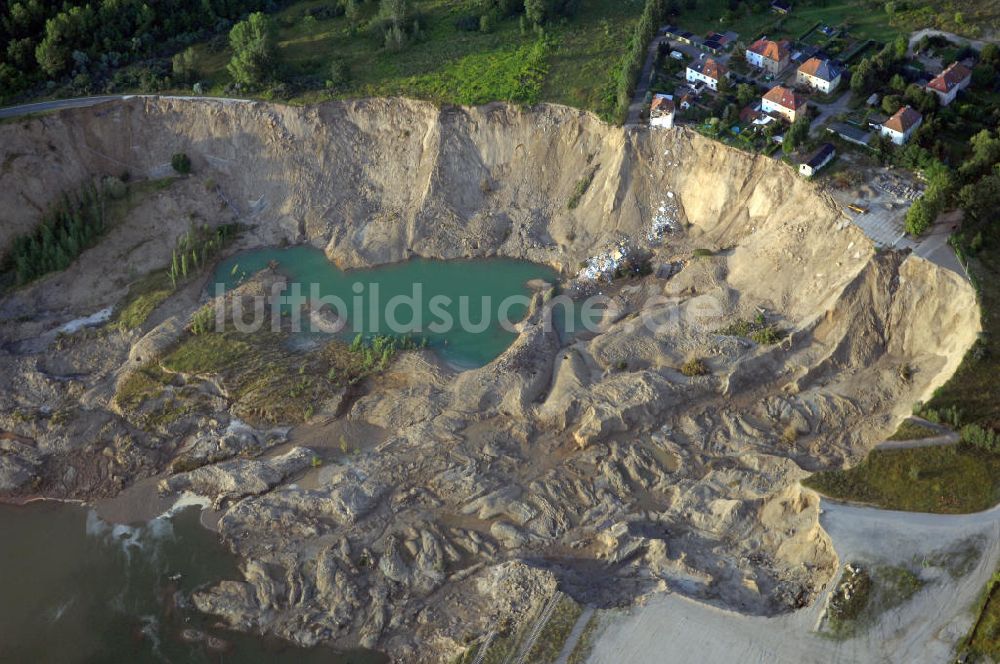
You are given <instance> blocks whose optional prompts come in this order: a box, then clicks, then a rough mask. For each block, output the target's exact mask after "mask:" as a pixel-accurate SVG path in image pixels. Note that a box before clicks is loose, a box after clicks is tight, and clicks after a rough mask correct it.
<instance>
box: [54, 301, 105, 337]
mask: <svg viewBox="0 0 1000 664" xmlns="http://www.w3.org/2000/svg"><path fill="white" fill-rule="evenodd" d="M111 313H112V308H111V307H107V308H106V309H101V310H100V311H98V312H97V313H95V314H91V315H89V316H84V317H83V318H76V319H74V320H71V321H70V322H68V323H66V324H65V325H63V326H62V327H60V328H59V329H58V330H56V333H57V334H73V333H75V332H79V331H80V330H82V329H83V328H85V327H94V326H96V325H102V324H104V323H107V322H108V321H109V320H111Z"/></svg>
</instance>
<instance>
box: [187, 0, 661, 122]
mask: <svg viewBox="0 0 1000 664" xmlns="http://www.w3.org/2000/svg"><path fill="white" fill-rule="evenodd" d="M322 4H323V3H321V2H318V1H316V0H306V1H303V2H297V3H295V4H293V5H291V6H289V7H287V8H286V9H284V10H282V11H279V12H277V13H276V14H275V15H274V18H275V23H276V25H277V26H278V36H277V55H278V60H279V63H280V64H281V66H282V67H283V68H284V70H285V73H284V74H283V75H282V78H283V79H284V80H286V81H290V82H291V83H290V84H289V86H286V87H288V88H289V90H288V91H287V92H280V91H272V92H265V93H264V94H263V95H262V96H264V97H265V98H266V97H269V96H283V97H284V96H289V97H290V98H291V99H292V101H293V102H296V103H311V102H317V101H323V100H326V99H333V98H342V99H343V98H357V97H371V96H406V97H413V98H417V99H426V100H429V101H433V102H437V103H458V104H483V103H486V102H490V101H498V100H499V101H511V102H517V103H524V104H532V103H536V102H538V101H549V102H555V103H563V104H569V105H573V106H577V107H580V108H584V109H587V110H591V111H594V112H597V113H599V114H602V115H604V116H605V117H608V116H609V115H610V114H611V113H612V112H613V109H614V106H613V104H614V98H613V78H614V76H615V75H616V70H617V68H618V65H619V63H620V61H621V59H622V57H623V56H624V54H625V50H626V47H627V44H628V36H629V35H630V34H631V32H632V30H633V28H634V26H635V22H636V21H637V19H638V17H639V15H640V14H641V13H642V9H643V1H642V0H624V1H617V0H584V1H583V2H582V5H581V7H580V10H579V11H578V12H577V14H576V15H575V16H574V17H573V18H572V19H571V20H564V21H558V22H556V23H553V24H550V25H546V26H545V32H544V34H543V35H539V34H537V33H536V32H535V31H533V30H531V29H527V30H522V28H521V22H520V20H519V18H518V17H517V16H512V17H509V18H505V19H502V20H499V21H496V23H495V26H494V27H493V29H492V30H491V31H490V32H481V31H469V30H463V29H461V28H460V27H459V23H460V21H461V20H462V19H467V18H468V17H469V16H472V15H478V14H481V13H482V8H481V6H482V5H481V3H479V2H477V0H414V1H413V2H412V3H411V5H412V8H413V11H414V13H415V14H416V15H419V16H420V17H421V26H422V27H421V37H420V38H419V39H417V40H416V41H413V42H412V43H410V44H408V45H407V46H406V48H405V50H404V51H403V52H401V53H394V52H391V51H390V50H388V49H386V48H384V40H383V39H382V35H381V34H379V35H372V34H370V32H369V31H368V30H367V29H366V26H367V24H368V22H369V21H370V20H371V19H372V18H373V17H374V16H375V14H376V12H377V8H378V7H377V3H364V4H362V5H361V14H360V17H359V19H358V20H357V22H356V23H353V24H352V22H351V21H350V19H348V18H347V17H346V16H338V17H330V18H310V19H308V20H306V19H305V16H306V12H307V11H308V10H310V9H312V8H315V7H319V6H321V5H322ZM194 53H195V60H196V64H195V70H196V73H197V77H198V78H199V79H200V80H201V81H203V82H204V83H206V84H207V88H208V91H209V92H210V93H211V94H217V95H221V94H225V88H226V86H227V85H228V84H229V83H230V82H231V80H230V76H229V73H228V72H227V71H226V64H227V63H228V62H229V59H230V57H231V53H230V51H229V48H228V46H225V47H223V48H219V49H216V48H214V47H213V45H212V44H211V43H202V44H198V45H196V46H195V47H194ZM333 62H339V63H342V65H343V66H345V67H346V69H347V72H349V73H348V76H347V77H346V80H344V81H339V82H336V84H335V85H334V86H332V87H330V88H326V87H325V86H324V82H325V81H326V80H327V79H329V78H330V75H329V72H330V68H331V64H332V63H333Z"/></svg>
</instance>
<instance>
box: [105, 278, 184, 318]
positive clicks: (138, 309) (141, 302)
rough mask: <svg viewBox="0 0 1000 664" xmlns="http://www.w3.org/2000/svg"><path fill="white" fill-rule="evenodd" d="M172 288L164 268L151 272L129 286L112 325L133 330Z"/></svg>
mask: <svg viewBox="0 0 1000 664" xmlns="http://www.w3.org/2000/svg"><path fill="white" fill-rule="evenodd" d="M171 294H173V288H172V287H171V285H170V278H169V277H168V276H167V271H166V270H157V271H156V272H151V273H150V274H148V275H146V276H145V277H143V278H142V279H140V280H139V281H137V282H135V283H134V284H132V285H131V286H129V290H128V297H127V298H126V304H125V306H123V307H122V308H121V309H120V310H119V311H118V313H117V315H116V316H115V321H114V326H115V327H117V328H118V329H119V330H123V331H127V330H134V329H136V328H137V327H139V326H140V325H142V324H143V323H145V322H146V319H148V318H149V316H150V314H152V313H153V311H154V310H155V309H156V307H158V306H160V304H162V303H163V302H164V300H166V299H167V298H168V297H170V295H171Z"/></svg>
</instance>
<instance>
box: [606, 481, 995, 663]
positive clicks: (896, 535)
mask: <svg viewBox="0 0 1000 664" xmlns="http://www.w3.org/2000/svg"><path fill="white" fill-rule="evenodd" d="M823 507H824V513H823V515H822V517H821V521H822V524H823V527H824V528H826V530H827V531H828V532H829V533H830V536H831V538H832V539H833V542H834V546H835V548H836V550H837V553H838V555H839V556H840V559H841V564H843V563H844V562H847V561H862V562H875V561H878V562H882V563H889V564H892V563H897V564H898V563H911V564H912V563H914V562H916V563H918V565H919V563H920V562H921V561H922V560H923V559H925V558H926V557H927V556H929V555H931V554H933V553H935V552H938V551H941V550H943V549H948V548H950V547H954V546H956V545H959V544H960V543H961V542H963V541H964V540H967V539H968V538H970V537H982V538H984V540H983V541H984V546H983V554H984V555H983V556H982V557H981V558H980V560H979V562H978V564H977V565H976V567H975V569H973V570H972V571H971V572H970V573H968V574H966V575H965V576H964V577H961V578H960V579H958V580H953V579H951V578H950V577H948V576H946V575H945V573H944V572H943V571H942V570H940V569H939V568H931V567H926V568H924V571H923V572H922V574H923V575H924V577H925V579H926V580H928V584H927V586H925V588H924V590H922V591H921V592H920V593H919V594H918V595H917V596H916V597H915V598H914V599H913V600H911V601H910V602H908V603H907V604H904V605H903V606H902V607H899V608H898V609H895V610H893V611H889V612H887V613H885V614H883V615H882V617H881V619H880V620H879V622H878V623H877V624H876V625H874V626H873V627H872V628H871V629H870V630H869V631H868V632H867V633H866V634H864V635H862V636H859V637H856V638H853V639H850V640H847V641H834V640H832V639H829V638H826V637H823V636H820V635H818V634H816V633H815V632H814V631H813V629H814V627H815V626H816V625H817V623H818V621H819V618H820V615H821V613H822V609H823V604H824V601H822V600H825V596H824V597H823V598H821V601H819V602H817V603H816V604H814V605H813V606H811V607H809V608H807V609H804V610H802V611H798V612H795V613H792V614H788V615H784V616H778V617H773V618H763V617H753V616H745V615H741V614H738V613H733V612H730V611H724V610H721V609H717V608H715V607H712V606H708V605H705V604H701V603H699V602H696V601H693V600H690V599H687V598H684V597H681V596H679V595H664V596H661V597H657V598H655V599H652V600H651V601H650V602H649V603H648V604H647V605H646V606H645V607H641V608H637V609H633V610H631V611H629V612H627V613H623V614H621V616H620V617H617V618H612V619H611V620H610V621H608V624H607V627H606V628H605V629H604V631H603V633H602V634H601V635H600V637H599V639H598V640H597V642H596V644H595V647H594V651H593V653H592V655H591V657H590V659H589V662H591V664H604V663H607V664H612V663H617V662H623V661H625V662H657V663H665V664H666V663H670V662H678V663H680V662H694V661H698V662H706V663H715V662H718V663H720V664H723V663H726V664H728V663H729V662H741V663H750V662H760V663H761V664H772V663H774V664H777V663H780V662H789V663H790V664H792V663H794V664H801V663H802V662H824V663H825V662H831V663H837V662H851V663H855V662H858V663H863V662H873V663H874V662H901V663H902V662H906V663H908V664H909V663H917V662H928V663H930V662H935V663H939V662H945V661H948V659H949V657H950V656H951V654H952V652H953V649H954V646H955V644H956V643H957V641H958V640H959V639H960V638H961V637H962V636H964V635H965V633H966V632H967V631H968V629H969V627H970V626H971V624H972V620H973V616H972V613H971V610H970V609H971V608H972V607H973V605H974V604H975V602H976V600H977V597H978V594H979V592H980V591H981V590H982V588H983V586H984V585H985V584H986V581H987V580H988V579H989V577H990V575H991V574H992V573H993V571H994V570H995V569H996V568H997V563H998V561H1000V507H995V508H993V509H990V510H988V511H985V512H979V513H977V514H969V515H962V516H944V515H935V514H915V513H906V512H893V511H887V510H877V509H872V508H865V507H854V506H848V505H843V504H838V503H833V502H830V501H826V500H824V502H823Z"/></svg>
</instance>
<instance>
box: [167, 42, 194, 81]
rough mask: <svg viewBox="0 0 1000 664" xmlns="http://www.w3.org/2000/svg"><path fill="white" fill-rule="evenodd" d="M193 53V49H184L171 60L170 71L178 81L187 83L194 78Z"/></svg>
mask: <svg viewBox="0 0 1000 664" xmlns="http://www.w3.org/2000/svg"><path fill="white" fill-rule="evenodd" d="M195 61H196V57H195V52H194V48H192V47H190V46H188V47H187V48H186V49H184V50H183V51H181V52H180V53H177V54H175V55H174V57H173V59H172V60H171V69H172V70H173V73H174V78H176V79H177V80H179V81H184V82H188V81H190V80H191V79H193V78H194V77H195V73H196V72H195Z"/></svg>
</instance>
